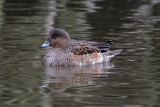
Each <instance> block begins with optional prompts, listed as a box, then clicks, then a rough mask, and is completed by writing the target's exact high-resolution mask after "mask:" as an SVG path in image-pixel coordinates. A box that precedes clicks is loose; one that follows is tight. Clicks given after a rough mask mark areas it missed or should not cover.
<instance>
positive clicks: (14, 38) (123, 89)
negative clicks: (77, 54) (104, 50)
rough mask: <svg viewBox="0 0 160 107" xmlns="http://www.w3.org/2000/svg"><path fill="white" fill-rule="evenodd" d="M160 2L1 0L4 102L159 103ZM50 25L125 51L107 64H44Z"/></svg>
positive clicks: (15, 105)
mask: <svg viewBox="0 0 160 107" xmlns="http://www.w3.org/2000/svg"><path fill="white" fill-rule="evenodd" d="M159 9H160V2H159V1H158V0H118V1H117V0H47V1H42V0H34V1H33V0H0V103H1V106H2V107H22V106H23V107H55V106H80V107H82V106H104V107H153V106H155V107H156V106H157V107H158V106H160V103H159V100H160V97H159V96H160V78H159V77H160V72H159V70H160V66H159V65H160V57H159V56H160V55H159V53H160V50H159V47H160V43H159V40H160V36H159V35H160V26H159V25H160V17H159V16H160V12H159ZM52 27H58V28H63V29H65V30H66V31H67V32H68V33H69V34H70V36H71V37H72V38H74V39H81V40H92V41H108V40H114V41H115V42H116V43H115V44H114V45H113V46H112V48H111V50H112V49H113V50H114V49H121V48H122V49H124V51H123V52H122V54H120V55H119V56H116V57H114V58H113V59H112V60H111V62H110V63H108V64H106V65H96V66H86V67H83V68H79V67H67V68H50V67H43V66H42V64H41V61H42V58H43V56H44V54H45V53H46V52H47V51H48V50H49V49H50V48H47V49H43V50H40V49H39V46H40V45H41V44H42V43H43V42H44V41H45V37H46V35H47V34H48V32H49V30H50V29H51V28H52Z"/></svg>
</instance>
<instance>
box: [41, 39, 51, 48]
mask: <svg viewBox="0 0 160 107" xmlns="http://www.w3.org/2000/svg"><path fill="white" fill-rule="evenodd" d="M48 46H51V44H50V42H49V41H48V40H47V41H46V42H45V43H44V44H43V45H42V46H40V48H45V47H48Z"/></svg>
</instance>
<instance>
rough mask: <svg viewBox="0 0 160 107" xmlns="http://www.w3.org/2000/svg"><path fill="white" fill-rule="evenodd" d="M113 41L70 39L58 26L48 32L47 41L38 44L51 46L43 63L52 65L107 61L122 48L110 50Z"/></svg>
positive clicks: (88, 63) (87, 63)
mask: <svg viewBox="0 0 160 107" xmlns="http://www.w3.org/2000/svg"><path fill="white" fill-rule="evenodd" d="M112 44H113V42H93V41H80V40H74V39H71V38H70V36H69V34H68V33H67V32H66V31H65V30H63V29H58V28H53V29H52V30H51V31H50V32H49V36H48V37H47V41H46V42H45V43H44V44H43V45H42V46H40V48H44V47H47V46H52V47H53V49H51V50H50V51H49V52H47V54H46V55H45V56H44V58H43V64H45V65H51V66H52V65H53V66H65V65H80V66H82V65H90V64H96V63H102V62H107V61H109V60H110V59H111V58H112V57H114V56H115V55H118V54H120V53H121V51H122V49H118V50H113V51H110V50H109V48H110V46H111V45H112Z"/></svg>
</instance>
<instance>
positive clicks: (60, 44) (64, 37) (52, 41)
mask: <svg viewBox="0 0 160 107" xmlns="http://www.w3.org/2000/svg"><path fill="white" fill-rule="evenodd" d="M69 41H70V37H69V34H68V33H67V32H66V31H65V30H63V29H58V28H53V29H52V30H51V31H50V32H49V35H48V37H47V41H46V42H45V43H44V44H43V45H42V46H40V48H45V47H47V46H52V47H54V48H65V47H67V46H68V44H69Z"/></svg>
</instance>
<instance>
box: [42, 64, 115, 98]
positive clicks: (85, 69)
mask: <svg viewBox="0 0 160 107" xmlns="http://www.w3.org/2000/svg"><path fill="white" fill-rule="evenodd" d="M113 67H114V64H111V63H109V62H107V63H103V64H96V65H88V66H66V67H55V66H54V67H53V66H44V73H45V75H46V76H45V79H44V81H43V85H42V86H41V87H42V88H44V94H45V95H47V96H56V97H70V96H76V94H71V93H67V92H65V91H66V90H67V89H68V88H71V87H78V86H87V85H94V82H93V80H94V79H95V77H99V76H100V75H97V74H106V73H108V72H107V70H108V69H110V68H113ZM82 96H83V95H82Z"/></svg>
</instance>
